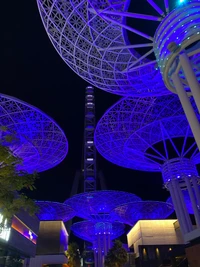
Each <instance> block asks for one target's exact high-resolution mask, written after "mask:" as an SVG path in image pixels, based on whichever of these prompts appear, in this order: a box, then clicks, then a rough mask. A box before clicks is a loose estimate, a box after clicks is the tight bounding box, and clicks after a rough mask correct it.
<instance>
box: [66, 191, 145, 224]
mask: <svg viewBox="0 0 200 267" xmlns="http://www.w3.org/2000/svg"><path fill="white" fill-rule="evenodd" d="M134 201H140V198H139V197H138V196H136V195H134V194H131V193H127V192H122V191H113V190H102V191H94V192H89V193H82V194H77V195H75V196H73V197H71V198H70V199H67V200H66V201H65V204H67V205H69V206H71V207H72V208H73V209H74V210H75V212H76V216H78V217H81V218H84V219H87V220H91V221H95V222H98V221H113V220H114V219H113V218H112V217H111V211H112V210H113V209H114V208H116V207H117V206H119V205H123V204H126V203H129V202H134Z"/></svg>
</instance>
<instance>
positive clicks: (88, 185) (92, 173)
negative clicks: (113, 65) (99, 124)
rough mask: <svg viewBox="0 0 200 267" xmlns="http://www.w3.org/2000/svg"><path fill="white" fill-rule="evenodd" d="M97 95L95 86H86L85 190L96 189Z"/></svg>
mask: <svg viewBox="0 0 200 267" xmlns="http://www.w3.org/2000/svg"><path fill="white" fill-rule="evenodd" d="M95 126H96V120H95V97H94V88H93V87H92V86H87V87H86V94H85V123H84V192H90V191H95V190H96V148H95V146H94V130H95Z"/></svg>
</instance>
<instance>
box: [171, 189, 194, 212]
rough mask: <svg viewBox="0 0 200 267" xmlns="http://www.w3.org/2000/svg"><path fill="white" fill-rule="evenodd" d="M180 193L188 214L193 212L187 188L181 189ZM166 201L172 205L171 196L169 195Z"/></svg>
mask: <svg viewBox="0 0 200 267" xmlns="http://www.w3.org/2000/svg"><path fill="white" fill-rule="evenodd" d="M192 190H193V189H192ZM182 194H183V197H184V202H185V205H186V208H187V211H188V213H189V214H194V211H193V208H192V203H191V200H190V196H189V193H188V191H187V190H182ZM167 203H170V204H172V205H173V202H172V198H171V197H169V198H168V199H167Z"/></svg>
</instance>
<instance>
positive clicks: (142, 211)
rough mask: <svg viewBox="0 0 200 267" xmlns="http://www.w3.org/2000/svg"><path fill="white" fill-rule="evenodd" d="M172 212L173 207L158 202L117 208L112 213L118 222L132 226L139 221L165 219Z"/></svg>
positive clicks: (143, 202) (131, 204) (145, 202)
mask: <svg viewBox="0 0 200 267" xmlns="http://www.w3.org/2000/svg"><path fill="white" fill-rule="evenodd" d="M173 211H174V209H173V205H172V204H170V203H165V202H158V201H139V202H133V203H128V204H125V205H122V206H119V207H117V208H115V209H114V210H113V213H114V215H113V216H115V217H116V219H117V221H119V222H123V223H126V224H129V225H131V226H133V225H134V224H135V223H136V222H137V221H139V220H158V219H165V218H167V217H168V216H169V215H170V214H171V213H172V212H173Z"/></svg>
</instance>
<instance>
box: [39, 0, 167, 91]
mask: <svg viewBox="0 0 200 267" xmlns="http://www.w3.org/2000/svg"><path fill="white" fill-rule="evenodd" d="M149 2H150V3H151V1H149ZM37 4H38V8H39V12H40V15H41V18H42V21H43V25H44V27H45V30H46V32H47V34H48V36H49V38H50V40H51V42H52V44H53V45H54V47H55V49H56V51H57V52H58V53H59V55H60V56H61V58H62V59H63V60H64V62H65V63H66V64H67V65H68V66H69V67H70V68H71V69H72V70H73V71H74V72H75V73H77V74H78V75H79V76H80V77H82V78H83V79H84V80H86V81H87V82H89V83H90V84H92V85H94V86H96V87H97V88H100V89H103V90H105V91H108V92H111V93H115V94H119V95H134V96H136V95H143V96H144V95H161V94H162V95H163V94H169V92H168V90H167V89H166V88H165V86H164V83H163V81H162V79H161V75H160V73H159V71H158V70H157V69H156V68H155V64H156V61H155V60H154V61H153V62H152V61H150V60H149V59H147V56H148V55H149V54H151V53H153V48H152V47H153V37H151V36H149V35H148V34H144V33H142V32H140V31H138V30H136V29H134V28H132V27H130V26H128V25H126V19H125V18H126V17H127V16H128V17H133V18H139V19H147V20H153V21H154V22H155V21H158V22H159V21H161V19H162V16H160V15H159V16H157V17H156V16H149V15H141V14H135V13H134V14H132V13H128V12H127V10H128V8H129V4H130V1H127V0H123V1H117V2H116V1H109V2H108V1H101V2H99V1H88V0H78V1H65V0H59V1H57V0H51V1H45V0H37ZM128 14H130V15H128ZM158 25H159V24H158ZM127 30H128V31H131V32H133V33H135V34H137V35H139V36H140V37H142V38H144V40H146V41H147V42H145V43H142V44H141V43H139V44H134V45H132V44H130V42H129V40H128V35H127V33H126V31H127ZM140 48H147V49H149V51H148V53H147V54H145V55H140V53H138V52H137V51H136V49H139V50H140Z"/></svg>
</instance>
